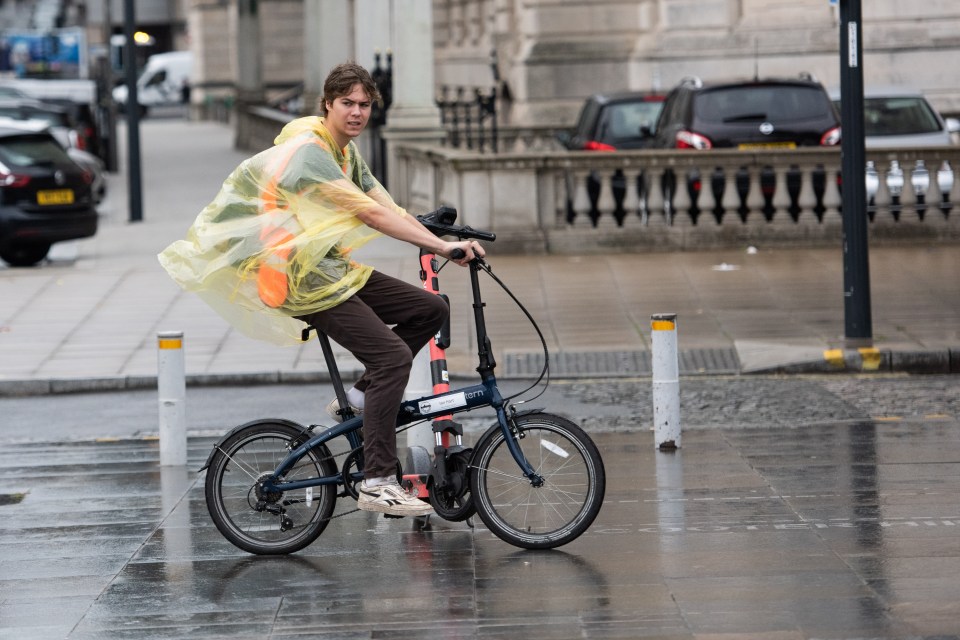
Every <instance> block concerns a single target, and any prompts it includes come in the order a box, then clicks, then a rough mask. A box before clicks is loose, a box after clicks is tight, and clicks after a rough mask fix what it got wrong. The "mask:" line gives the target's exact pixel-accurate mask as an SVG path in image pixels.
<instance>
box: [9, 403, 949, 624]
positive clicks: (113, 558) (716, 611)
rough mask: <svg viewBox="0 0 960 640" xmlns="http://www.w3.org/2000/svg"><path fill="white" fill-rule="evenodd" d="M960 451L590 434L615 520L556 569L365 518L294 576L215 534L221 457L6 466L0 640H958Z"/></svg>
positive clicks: (781, 436)
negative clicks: (207, 490) (730, 639)
mask: <svg viewBox="0 0 960 640" xmlns="http://www.w3.org/2000/svg"><path fill="white" fill-rule="evenodd" d="M957 435H958V422H957V421H956V420H954V419H953V418H946V417H941V418H931V419H926V420H923V419H917V420H902V421H897V422H883V421H849V422H842V423H822V424H818V425H814V426H805V427H803V428H789V427H778V428H774V429H763V428H753V429H739V430H724V429H697V430H692V431H690V432H688V433H686V434H685V435H684V448H683V449H682V450H680V451H678V452H675V453H660V452H657V451H656V450H655V449H654V447H653V441H652V435H651V434H650V433H649V432H648V431H646V430H643V429H635V430H633V431H613V432H602V433H596V434H595V437H596V441H597V444H598V445H599V446H600V448H601V451H602V453H603V456H604V461H605V463H606V467H607V475H608V488H607V497H606V502H605V504H604V508H603V510H602V511H601V513H600V516H599V517H598V519H597V522H596V523H595V524H594V526H593V528H592V529H591V530H590V531H589V532H588V533H587V534H586V535H584V536H583V537H581V538H580V539H579V540H577V541H575V542H574V543H572V544H570V545H568V546H566V547H564V548H562V549H560V550H555V551H552V552H528V551H521V550H518V549H515V548H513V547H510V546H509V545H507V544H506V543H504V542H502V541H500V540H499V539H497V538H495V537H494V536H492V535H491V534H490V533H489V532H487V531H485V530H484V529H483V528H482V524H481V523H480V522H479V520H477V521H476V523H475V524H476V525H477V528H476V529H473V530H471V529H470V528H469V527H468V526H467V524H466V523H457V524H454V523H447V522H444V521H439V520H432V521H431V522H430V523H429V525H428V526H427V527H426V528H422V527H418V526H416V525H417V523H416V521H412V520H390V521H387V520H384V519H382V518H378V517H376V516H374V515H372V514H364V513H354V514H350V515H348V516H346V517H343V518H339V519H336V520H334V521H333V522H332V523H331V524H330V526H329V527H328V528H327V530H326V532H325V533H324V534H323V535H322V536H321V537H320V539H319V540H317V542H315V543H314V544H313V545H312V546H310V547H308V548H307V549H305V550H304V551H302V552H300V553H298V554H296V555H293V556H287V557H254V556H250V555H247V554H244V553H243V552H240V551H239V550H237V549H236V548H234V547H233V546H232V545H230V544H229V543H228V542H227V541H225V540H224V539H223V538H222V537H221V536H220V534H219V533H218V532H217V531H216V529H215V528H214V527H213V525H212V524H211V522H210V520H209V517H208V515H207V513H206V506H205V503H204V498H203V484H202V477H203V476H202V474H197V473H196V472H195V471H193V470H195V469H197V468H198V467H199V466H200V465H201V463H202V460H203V459H204V458H205V457H206V454H207V452H208V450H209V447H210V444H211V442H212V440H210V439H203V438H196V439H193V440H191V443H190V465H189V470H187V469H183V468H178V467H174V468H160V467H159V466H158V450H157V446H156V445H157V443H156V442H155V441H152V440H134V439H130V440H120V441H116V442H101V443H94V442H86V443H71V444H62V445H55V444H39V443H21V444H12V445H8V446H4V448H3V450H2V452H0V494H2V495H3V496H4V497H5V498H10V497H11V496H20V498H19V499H13V498H10V499H5V500H0V554H2V556H0V623H2V624H0V637H17V638H59V637H69V638H104V637H109V638H173V637H196V638H207V637H210V638H212V637H217V638H222V637H231V638H236V637H258V638H264V637H272V638H283V637H288V636H291V637H292V636H309V637H313V638H348V637H363V638H368V637H377V636H379V637H385V636H389V637H396V638H406V637H409V638H414V637H416V638H422V637H431V638H432V637H437V638H467V637H484V638H487V637H491V638H519V637H523V638H580V637H588V638H590V637H603V638H608V637H644V636H651V635H657V636H668V637H693V636H694V635H699V634H707V633H718V634H719V633H727V634H733V635H735V636H743V635H745V634H750V633H753V634H758V635H757V636H756V637H770V635H769V634H775V633H780V634H783V635H782V637H789V638H814V637H830V638H861V637H877V638H894V637H904V636H920V635H936V634H956V633H958V632H960V604H958V599H957V597H956V594H957V593H960V502H958V500H957V495H960V438H958V437H957ZM341 502H342V501H341ZM349 508H352V505H349V504H347V503H346V502H343V503H342V504H340V505H339V506H338V511H346V510H348V509H349Z"/></svg>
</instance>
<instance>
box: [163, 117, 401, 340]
mask: <svg viewBox="0 0 960 640" xmlns="http://www.w3.org/2000/svg"><path fill="white" fill-rule="evenodd" d="M375 204H380V205H383V206H385V207H387V208H388V209H390V210H393V211H396V212H397V214H398V215H401V216H405V215H407V214H406V212H405V211H404V210H403V209H402V208H401V207H399V206H397V204H396V203H394V201H393V199H392V198H391V197H390V195H389V194H388V193H387V191H386V190H385V189H384V188H383V187H382V186H381V185H380V183H379V182H377V180H376V179H375V178H374V177H373V175H372V174H371V173H370V169H369V168H368V167H367V164H366V163H365V162H364V161H363V158H361V157H360V154H359V153H358V152H357V148H356V145H355V144H354V143H353V142H351V143H350V144H349V145H347V147H346V148H345V149H340V148H339V147H338V146H337V144H336V142H335V141H334V140H333V138H332V137H331V135H330V133H329V132H328V131H327V129H326V128H325V127H324V126H323V119H322V118H318V117H307V118H300V119H298V120H294V121H293V122H291V123H289V124H288V125H286V126H285V127H284V128H283V130H282V131H281V133H280V135H279V136H277V139H276V141H275V146H273V147H271V148H270V149H267V150H266V151H263V152H261V153H259V154H257V155H255V156H253V157H252V158H250V159H248V160H246V161H244V162H243V163H242V164H241V165H240V166H239V167H237V168H236V169H235V170H234V171H233V173H231V174H230V176H229V177H228V178H227V179H226V181H224V183H223V186H222V187H221V189H220V192H219V193H218V194H217V197H216V199H214V201H213V202H211V203H210V204H209V205H207V206H206V207H205V208H204V209H203V211H201V212H200V215H199V216H197V219H196V220H195V221H194V223H193V225H192V226H191V227H190V230H189V231H188V233H187V237H186V238H185V239H184V240H178V241H177V242H174V243H173V244H171V245H170V246H169V247H167V248H166V249H165V250H164V251H162V252H161V253H160V254H159V256H158V258H159V260H160V264H161V265H162V266H163V268H164V269H166V271H167V273H169V274H170V276H171V277H172V278H173V279H174V280H175V281H176V282H177V284H179V285H180V286H181V287H183V288H184V289H186V290H188V291H192V292H195V293H197V294H198V295H199V296H200V297H201V298H202V299H203V300H204V301H205V302H206V303H207V304H209V305H210V306H211V307H213V309H214V310H216V311H217V312H218V313H219V314H220V315H221V316H223V317H224V318H225V319H226V320H227V321H228V322H229V323H230V324H232V325H233V326H234V327H236V328H237V329H238V330H239V331H241V332H242V333H244V334H245V335H248V336H251V337H253V338H257V339H261V340H266V341H269V342H273V343H276V344H293V343H296V342H299V341H300V335H301V331H302V330H303V328H304V327H305V325H304V324H303V322H302V321H300V320H297V319H296V317H297V316H302V315H306V314H310V313H314V312H317V311H323V310H325V309H329V308H331V307H334V306H336V305H338V304H340V303H341V302H343V301H344V300H346V299H347V298H349V297H350V296H351V295H353V294H354V293H356V292H357V290H359V289H360V288H361V287H363V285H364V284H366V282H367V279H368V278H369V277H370V273H371V271H372V270H373V269H372V267H369V266H365V265H361V264H358V263H357V262H355V261H353V260H351V259H350V253H351V251H353V250H354V249H356V248H358V247H360V246H362V245H363V244H366V243H367V242H368V241H370V240H371V239H373V238H375V237H377V236H378V235H380V234H379V233H378V232H376V231H374V230H373V229H371V228H369V227H367V226H366V225H364V224H363V223H362V222H361V221H360V219H359V218H358V217H357V215H356V214H357V213H358V212H361V211H364V210H366V209H369V208H371V207H372V206H374V205H375Z"/></svg>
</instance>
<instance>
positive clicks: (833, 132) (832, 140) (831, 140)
mask: <svg viewBox="0 0 960 640" xmlns="http://www.w3.org/2000/svg"><path fill="white" fill-rule="evenodd" d="M838 144H840V127H834V128H833V129H830V131H827V132H826V133H825V134H823V135H822V136H821V137H820V146H823V147H835V146H837V145H838Z"/></svg>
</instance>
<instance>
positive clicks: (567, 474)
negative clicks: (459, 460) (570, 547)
mask: <svg viewBox="0 0 960 640" xmlns="http://www.w3.org/2000/svg"><path fill="white" fill-rule="evenodd" d="M513 422H514V424H515V426H516V433H515V434H511V436H510V437H512V438H514V439H515V441H516V444H517V446H519V447H520V449H521V450H522V451H523V455H524V457H525V458H526V459H527V461H528V462H529V463H530V464H531V466H533V469H534V471H535V472H536V474H537V475H538V476H539V477H540V478H542V479H543V483H542V484H540V486H536V485H537V484H538V483H534V482H532V481H531V480H530V479H529V478H526V477H524V475H523V473H522V472H521V471H520V468H519V466H518V465H517V462H516V461H515V460H514V459H513V455H511V453H510V450H509V448H508V446H507V439H506V437H505V436H504V434H503V430H502V429H500V427H499V425H494V426H493V427H492V428H491V429H490V430H489V431H487V432H486V433H485V434H484V435H483V437H482V438H481V439H480V442H479V443H478V444H477V445H476V447H474V455H473V459H472V460H471V463H470V466H471V469H470V490H471V493H472V494H473V503H474V506H475V507H476V509H477V514H478V515H479V516H480V519H481V520H483V523H484V524H485V525H487V528H489V529H490V531H492V532H493V533H494V535H496V536H497V537H498V538H500V539H501V540H504V541H505V542H509V543H510V544H512V545H515V546H517V547H521V548H523V549H553V548H554V547H559V546H561V545H564V544H567V543H568V542H570V541H571V540H574V539H576V538H577V537H579V536H580V534H582V533H583V532H584V531H586V530H587V528H588V527H589V526H590V525H591V524H592V523H593V521H594V519H595V518H596V517H597V514H598V513H599V512H600V507H601V506H602V505H603V495H604V491H605V488H606V474H605V472H604V469H603V460H602V459H601V458H600V452H599V451H597V447H596V445H595V444H594V443H593V441H592V440H591V439H590V437H589V436H588V435H587V434H586V433H584V431H583V430H582V429H580V427H578V426H577V425H575V424H573V423H572V422H570V421H569V420H566V419H565V418H561V417H559V416H555V415H550V414H546V413H532V414H525V415H522V416H517V417H516V418H514V419H513Z"/></svg>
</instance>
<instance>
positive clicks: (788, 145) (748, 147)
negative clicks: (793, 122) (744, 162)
mask: <svg viewBox="0 0 960 640" xmlns="http://www.w3.org/2000/svg"><path fill="white" fill-rule="evenodd" d="M737 148H738V149H740V150H741V151H756V150H757V149H796V148H797V143H796V142H751V143H744V144H741V145H738V147H737Z"/></svg>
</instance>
